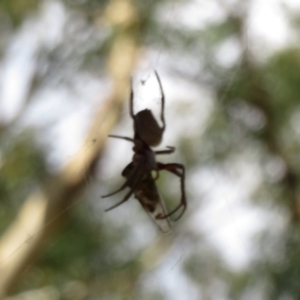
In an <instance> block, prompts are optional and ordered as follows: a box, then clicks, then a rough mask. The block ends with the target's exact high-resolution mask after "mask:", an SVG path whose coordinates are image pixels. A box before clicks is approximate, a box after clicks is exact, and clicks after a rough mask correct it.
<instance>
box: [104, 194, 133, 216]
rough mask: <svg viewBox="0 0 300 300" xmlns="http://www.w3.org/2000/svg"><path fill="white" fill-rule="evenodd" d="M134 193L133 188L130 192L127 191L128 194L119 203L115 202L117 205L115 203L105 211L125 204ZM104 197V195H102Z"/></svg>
mask: <svg viewBox="0 0 300 300" xmlns="http://www.w3.org/2000/svg"><path fill="white" fill-rule="evenodd" d="M132 194H133V190H130V191H129V193H127V194H126V196H125V197H124V198H123V199H122V200H121V201H120V202H118V203H117V204H115V205H113V206H111V207H109V208H107V209H106V210H105V211H110V210H112V209H114V208H116V207H117V206H119V205H121V204H123V203H124V202H126V201H127V200H128V199H129V198H130V196H131V195H132ZM102 198H103V197H102Z"/></svg>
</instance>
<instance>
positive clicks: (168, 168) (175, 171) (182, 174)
mask: <svg viewBox="0 0 300 300" xmlns="http://www.w3.org/2000/svg"><path fill="white" fill-rule="evenodd" d="M157 167H158V170H166V171H169V172H171V173H173V174H175V175H176V176H178V177H179V178H180V187H181V200H180V203H179V205H177V206H176V207H175V208H174V209H173V210H171V211H170V212H169V213H168V214H166V215H164V216H161V217H159V218H160V219H165V218H168V217H170V216H171V215H173V214H174V213H176V212H177V211H178V210H179V209H180V207H183V209H182V211H181V213H180V214H179V216H178V217H177V218H176V219H175V221H177V220H178V219H180V218H181V217H182V215H183V213H184V212H185V210H186V206H187V202H186V195H185V184H184V181H185V168H184V165H182V164H177V163H169V164H163V163H159V162H158V163H157ZM179 170H181V172H180V171H179Z"/></svg>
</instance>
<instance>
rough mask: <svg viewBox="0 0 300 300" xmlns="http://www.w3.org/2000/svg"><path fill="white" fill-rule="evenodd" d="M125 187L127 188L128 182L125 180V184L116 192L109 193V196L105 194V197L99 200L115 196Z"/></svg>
mask: <svg viewBox="0 0 300 300" xmlns="http://www.w3.org/2000/svg"><path fill="white" fill-rule="evenodd" d="M127 186H128V180H126V181H125V183H124V184H122V186H121V187H120V188H118V189H117V190H116V191H114V192H111V193H109V194H107V195H103V196H101V198H107V197H110V196H112V195H115V194H117V193H119V192H121V191H123V190H124V189H125V188H126V187H127Z"/></svg>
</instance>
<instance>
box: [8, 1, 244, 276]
mask: <svg viewBox="0 0 300 300" xmlns="http://www.w3.org/2000/svg"><path fill="white" fill-rule="evenodd" d="M176 5H178V4H176V2H175V1H173V2H172V4H171V9H170V12H169V13H168V14H167V15H168V17H167V22H166V25H165V27H164V33H163V35H167V34H168V30H169V28H170V26H171V25H170V24H171V22H172V21H173V20H174V18H175V16H174V15H175V9H176ZM164 49H165V46H164V42H162V43H161V44H160V47H159V49H158V51H157V52H156V53H155V54H154V60H152V61H153V63H150V65H151V67H148V69H149V71H147V72H149V73H148V74H145V75H144V76H142V77H143V78H144V77H145V79H142V80H144V81H145V82H146V81H148V79H149V77H150V76H151V75H149V74H150V73H151V72H152V71H153V69H155V70H160V66H161V64H163V63H162V55H163V52H164ZM238 68H239V65H238V64H237V65H236V71H234V72H232V74H231V79H230V80H229V84H228V86H227V89H226V90H225V91H224V92H223V95H222V97H221V99H220V101H221V102H222V101H224V99H225V98H226V94H227V92H228V91H229V89H230V87H231V85H232V83H233V81H234V79H235V77H236V76H237V72H238ZM143 72H144V71H143ZM165 90H166V88H165ZM166 101H168V98H167V99H166ZM169 123H170V126H172V125H171V123H172V119H170V118H168V120H167V125H168V124H169ZM87 147H92V144H90V143H88V144H87ZM211 173H212V175H213V177H214V180H215V185H216V186H220V179H219V177H218V176H217V174H215V171H214V170H212V169H211ZM89 180H90V179H88V178H87V183H89V182H88V181H89ZM92 180H94V179H92ZM86 193H88V191H86ZM78 201H80V199H78V200H77V201H75V202H74V203H72V205H70V207H68V208H66V210H69V209H71V208H72V207H73V206H74V205H76V204H77V203H78ZM220 201H225V202H226V203H227V207H228V209H229V211H230V214H231V217H232V218H231V222H233V223H236V222H235V215H234V212H233V211H232V210H231V206H230V204H229V202H230V201H229V199H227V197H226V196H225V197H223V199H222V200H220ZM63 213H64V211H63V212H61V214H63ZM58 217H59V215H58V216H57V218H58ZM53 221H54V220H52V221H50V222H53ZM47 225H48V224H47ZM47 225H46V226H47ZM235 228H236V235H237V236H241V233H240V231H239V228H238V226H237V225H236V226H235ZM60 239H61V238H56V239H55V241H53V242H52V243H50V246H49V247H53V246H54V245H55V244H56V243H57V242H59V241H60ZM27 242H30V237H29V239H28V241H27ZM27 242H25V243H24V244H22V245H20V247H23V246H25V245H26V243H27ZM20 247H19V248H17V249H15V251H13V252H12V253H11V255H10V256H9V257H8V258H7V259H11V258H12V256H13V255H14V253H15V252H16V251H18V250H19V249H20ZM188 252H189V249H188V242H187V241H184V242H183V246H181V250H179V251H177V253H176V255H175V258H174V257H173V261H172V262H171V265H172V267H171V270H173V269H174V268H175V267H176V265H177V264H178V261H180V260H183V256H185V255H186V256H187V255H188ZM185 253H186V254H185ZM28 268H30V266H28V267H27V269H28ZM155 276H159V275H155ZM157 278H158V277H157Z"/></svg>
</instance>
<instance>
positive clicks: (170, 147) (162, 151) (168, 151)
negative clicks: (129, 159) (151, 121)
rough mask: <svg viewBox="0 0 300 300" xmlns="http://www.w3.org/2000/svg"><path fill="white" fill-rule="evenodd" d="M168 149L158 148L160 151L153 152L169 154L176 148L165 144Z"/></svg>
mask: <svg viewBox="0 0 300 300" xmlns="http://www.w3.org/2000/svg"><path fill="white" fill-rule="evenodd" d="M167 148H168V149H169V150H160V151H154V153H155V154H156V155H157V154H171V153H173V152H175V150H176V148H175V147H172V146H167Z"/></svg>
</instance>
